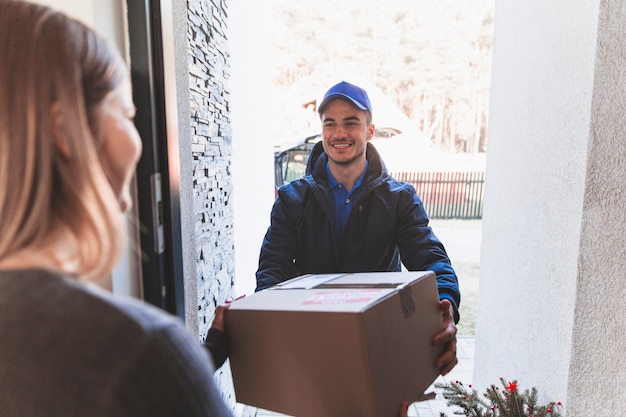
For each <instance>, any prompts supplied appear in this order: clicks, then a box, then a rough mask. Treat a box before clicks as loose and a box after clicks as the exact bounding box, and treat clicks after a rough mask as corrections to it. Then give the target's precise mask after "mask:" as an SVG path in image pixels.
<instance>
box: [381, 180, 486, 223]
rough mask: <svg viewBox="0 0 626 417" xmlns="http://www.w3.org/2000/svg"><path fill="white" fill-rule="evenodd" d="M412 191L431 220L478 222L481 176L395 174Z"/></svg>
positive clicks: (481, 204)
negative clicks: (407, 184)
mask: <svg viewBox="0 0 626 417" xmlns="http://www.w3.org/2000/svg"><path fill="white" fill-rule="evenodd" d="M391 175H392V176H393V177H394V178H396V179H397V180H400V181H406V182H408V183H410V184H411V185H413V187H415V190H416V191H417V195H418V196H419V197H420V199H421V200H422V202H423V203H424V208H425V209H426V213H427V214H428V217H430V218H431V219H481V218H482V216H483V194H484V190H483V189H484V184H485V173H484V172H396V173H392V174H391Z"/></svg>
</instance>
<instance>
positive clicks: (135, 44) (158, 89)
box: [126, 0, 185, 320]
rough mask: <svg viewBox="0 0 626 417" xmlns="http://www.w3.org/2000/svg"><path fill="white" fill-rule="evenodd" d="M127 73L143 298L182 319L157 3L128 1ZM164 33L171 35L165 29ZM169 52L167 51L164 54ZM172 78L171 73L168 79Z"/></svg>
mask: <svg viewBox="0 0 626 417" xmlns="http://www.w3.org/2000/svg"><path fill="white" fill-rule="evenodd" d="M126 5H127V8H128V16H127V19H128V30H129V51H130V73H131V80H132V85H133V99H134V101H135V105H136V107H137V115H136V117H135V125H136V127H137V130H138V131H139V134H140V135H141V137H142V140H143V154H142V157H141V159H140V161H139V164H138V165H137V171H136V178H137V206H138V207H137V208H138V213H139V214H138V216H139V218H138V227H139V235H140V239H139V240H140V242H139V244H140V248H141V266H142V283H143V296H144V299H145V300H146V301H147V302H149V303H151V304H154V305H156V306H158V307H161V308H163V309H164V310H166V311H168V312H170V313H172V314H175V315H177V316H179V317H180V318H181V319H183V320H184V318H185V304H184V285H183V283H184V280H183V261H182V240H181V216H180V175H179V174H180V172H179V170H180V168H179V164H180V163H179V162H180V161H179V153H178V137H177V136H176V135H175V134H172V133H171V132H173V131H176V129H170V130H169V135H168V129H167V123H166V122H167V117H166V116H167V114H168V112H174V113H175V112H176V99H175V98H170V99H169V100H168V99H167V98H166V95H165V85H166V83H167V82H171V80H167V79H166V75H165V71H164V65H163V62H164V61H163V56H164V43H163V36H162V35H163V23H162V15H161V1H160V0H143V1H142V0H127V1H126ZM167 30H173V28H172V27H168V28H167ZM166 52H172V51H166ZM167 76H169V77H174V74H169V75H167Z"/></svg>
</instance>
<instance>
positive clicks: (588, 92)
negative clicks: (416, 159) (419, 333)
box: [474, 0, 626, 416]
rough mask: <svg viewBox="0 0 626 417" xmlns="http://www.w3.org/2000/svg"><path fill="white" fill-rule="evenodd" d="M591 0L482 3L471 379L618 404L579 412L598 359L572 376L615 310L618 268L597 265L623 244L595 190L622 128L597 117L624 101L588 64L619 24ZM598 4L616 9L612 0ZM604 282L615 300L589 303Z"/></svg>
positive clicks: (614, 112)
mask: <svg viewBox="0 0 626 417" xmlns="http://www.w3.org/2000/svg"><path fill="white" fill-rule="evenodd" d="M600 5H601V1H600V0H594V1H588V0H575V1H573V2H572V1H566V0H555V1H551V2H544V1H541V0H530V1H525V2H510V1H507V2H496V13H495V16H496V20H495V32H494V52H493V53H494V57H493V70H492V95H491V104H490V108H491V113H490V125H489V138H490V139H489V152H488V156H487V174H486V175H487V180H486V194H485V207H484V218H483V234H482V248H481V265H480V271H481V275H480V291H479V309H478V310H479V311H478V330H477V341H476V356H475V380H474V383H475V385H476V386H477V387H480V388H481V389H483V388H484V387H486V386H488V385H490V384H492V383H499V378H500V377H503V378H505V379H507V380H513V379H517V380H518V382H519V384H520V386H521V388H522V389H525V388H530V387H532V386H536V387H537V388H538V389H539V392H540V395H541V400H542V401H544V402H547V401H549V400H555V401H563V402H565V403H566V406H568V408H567V412H568V414H567V415H568V416H578V415H580V416H583V415H585V416H588V415H594V416H600V415H607V416H608V415H620V414H619V413H617V414H616V413H615V411H616V410H618V409H617V408H613V409H612V410H613V414H611V412H609V414H602V413H597V412H591V413H589V412H587V411H589V410H585V411H583V408H581V404H580V403H579V402H580V401H581V400H580V399H581V397H583V396H589V401H591V402H593V403H594V404H595V405H596V406H598V405H600V404H602V402H601V401H598V397H597V395H595V394H593V391H589V390H588V389H589V386H590V385H591V386H599V385H600V384H601V383H608V381H607V382H602V381H603V380H604V378H605V377H606V374H605V373H604V372H605V371H607V370H610V366H608V365H609V362H606V361H604V360H603V361H601V363H603V364H604V365H607V367H603V369H602V370H597V371H596V375H595V379H594V378H588V377H587V378H585V376H584V375H585V374H586V375H588V376H589V372H588V369H587V367H594V366H597V365H595V364H594V361H597V360H598V359H600V355H601V354H606V351H605V350H603V349H598V345H597V343H602V342H599V341H600V340H603V339H606V338H607V333H609V334H611V333H610V332H607V331H605V329H603V326H605V325H606V326H607V328H606V329H610V328H613V330H616V329H615V328H614V326H613V325H612V323H614V322H615V321H616V320H615V316H619V315H622V316H623V308H621V309H620V307H619V306H620V305H621V302H622V301H621V300H622V299H623V294H624V287H625V284H624V283H622V282H620V281H624V280H623V278H624V275H626V274H624V272H625V270H626V268H624V265H626V263H624V262H623V258H621V259H620V262H621V263H619V268H621V270H620V273H621V275H620V277H619V279H617V278H615V279H613V277H615V276H616V274H618V275H619V273H618V272H617V269H618V267H617V266H615V265H613V264H612V263H611V262H607V260H608V259H611V258H612V257H613V255H614V254H615V251H616V250H617V251H618V252H619V253H620V254H621V253H623V251H624V249H623V247H624V236H625V234H624V232H623V214H621V216H616V215H615V214H616V213H614V212H613V210H614V206H616V204H617V203H616V202H615V201H614V200H615V199H616V197H614V196H613V197H612V196H611V194H610V193H609V192H608V190H613V189H614V188H617V187H616V185H615V183H614V181H613V179H612V178H614V177H615V175H616V174H615V173H616V172H619V170H621V171H623V170H624V164H625V163H626V159H625V158H623V155H624V150H623V149H624V148H625V146H624V137H625V134H626V129H624V128H623V126H621V127H615V126H613V127H612V128H609V129H608V131H607V129H606V125H605V124H606V123H607V122H611V123H614V124H615V122H616V121H618V120H620V118H621V119H623V114H624V112H623V109H622V108H621V107H619V106H617V107H616V106H612V105H611V103H614V102H619V101H620V100H622V101H623V100H624V99H623V98H619V95H618V94H616V93H611V92H612V91H615V89H616V87H619V84H615V83H614V82H611V81H612V80H609V79H608V78H611V77H614V76H615V72H616V71H617V72H618V73H619V76H620V77H621V80H622V85H623V84H624V82H625V81H624V76H623V72H624V70H623V68H624V65H623V62H622V63H621V65H620V64H619V63H618V61H619V60H618V59H614V60H612V61H611V62H610V63H607V64H606V65H607V66H613V67H612V69H613V72H612V73H611V72H610V71H609V73H607V74H605V75H603V76H604V77H606V79H603V78H602V77H600V74H599V73H598V72H597V70H596V66H595V65H596V54H597V53H598V56H602V54H604V53H603V52H601V51H600V52H599V51H598V50H597V47H596V45H597V42H598V38H599V37H598V32H600V33H601V36H600V37H602V34H603V33H604V34H605V36H606V37H607V38H609V39H614V42H613V46H614V47H615V45H618V46H620V48H621V58H622V60H623V58H624V56H625V55H624V54H623V48H624V45H623V44H624V42H625V39H624V37H623V28H624V21H623V20H622V21H621V28H622V29H621V32H619V29H618V27H619V23H616V24H615V28H613V29H612V32H611V33H610V34H607V33H606V30H607V29H606V28H605V22H603V21H602V20H600V24H599V10H600ZM602 5H603V7H604V8H606V10H613V13H616V12H621V13H622V14H623V13H624V11H623V10H622V9H623V8H624V6H622V5H620V3H619V1H617V0H615V1H605V2H602ZM606 13H608V12H606ZM607 15H608V14H607ZM617 20H619V18H617ZM617 56H620V55H619V54H617ZM598 59H599V58H598ZM621 88H623V87H621ZM624 96H625V95H624V94H623V93H622V97H624ZM607 97H608V100H609V101H610V103H609V104H607V103H606V100H607ZM598 100H599V101H600V102H604V105H603V106H602V105H598V104H597V102H598ZM607 114H608V115H607ZM623 124H624V123H623V122H622V123H621V125H623ZM616 130H617V131H616ZM609 138H611V140H608V141H607V139H609ZM600 144H601V145H600ZM597 148H600V149H597ZM610 155H612V156H613V158H612V159H613V160H612V163H611V164H609V166H608V167H607V166H606V165H605V163H604V161H606V160H607V156H610ZM616 155H621V156H622V157H621V158H620V157H617V156H616ZM609 160H610V158H609ZM596 165H597V166H598V168H597V169H593V170H591V169H590V168H589V167H590V166H596ZM600 168H604V169H600ZM607 174H609V175H611V176H609V177H606V175H607ZM620 178H624V176H623V175H622V176H621V177H620ZM607 181H608V182H609V184H610V185H606V182H607ZM622 181H623V180H622ZM622 188H623V187H622ZM622 194H623V192H622ZM617 200H618V201H621V202H623V197H622V199H621V200H620V199H617ZM594 206H596V207H597V206H600V207H601V208H600V210H597V211H596V210H591V208H592V207H594ZM621 207H622V209H621V212H623V211H624V210H623V207H624V205H623V204H622V205H621ZM621 212H620V213H621ZM601 241H607V242H610V243H611V244H612V245H613V247H609V246H608V245H607V244H605V243H601ZM606 264H609V265H611V266H607V265H606ZM602 269H609V271H606V272H605V271H603V270H602ZM605 280H608V282H607V281H605ZM597 282H605V283H606V285H601V286H599V287H598V286H597ZM609 288H612V289H613V291H617V294H622V297H619V296H618V297H617V300H620V301H617V302H616V301H610V302H600V301H601V296H605V297H607V298H605V300H606V299H613V297H614V296H615V295H617V294H613V295H611V294H610V291H609V290H608V289H609ZM590 317H592V318H593V323H590V321H589V320H590ZM620 320H621V322H622V323H623V320H622V319H621V318H620V319H618V320H617V321H620ZM605 323H606V324H605ZM623 329H624V327H622V332H621V335H620V336H619V337H621V338H622V339H623V338H624V336H623ZM617 334H620V333H615V334H614V336H617ZM621 343H622V345H621V346H622V347H623V343H624V342H621ZM622 352H623V348H622ZM596 363H597V362H596ZM619 366H620V365H617V367H618V368H619ZM621 366H623V365H621ZM611 372H612V373H613V374H614V373H615V372H616V371H615V370H611ZM619 372H621V375H622V378H623V377H624V376H623V375H624V368H623V367H622V368H621V370H620V371H619ZM573 384H581V385H580V386H579V387H578V388H576V387H574V386H573ZM574 392H576V393H577V394H576V396H575V397H574V396H572V394H573V393H574ZM615 395H616V396H617V394H615ZM566 399H567V401H566ZM607 399H608V398H607ZM568 403H569V404H568ZM614 404H615V405H617V403H614ZM622 411H623V410H622Z"/></svg>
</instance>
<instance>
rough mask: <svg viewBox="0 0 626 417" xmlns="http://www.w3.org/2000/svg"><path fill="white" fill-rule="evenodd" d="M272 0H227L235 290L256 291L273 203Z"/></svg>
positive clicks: (239, 292) (242, 292) (274, 114)
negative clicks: (262, 248) (230, 74)
mask: <svg viewBox="0 0 626 417" xmlns="http://www.w3.org/2000/svg"><path fill="white" fill-rule="evenodd" d="M271 3H272V2H271V1H269V0H268V1H262V2H244V1H231V2H229V31H228V32H229V43H230V45H231V51H232V52H231V67H232V78H231V86H232V103H233V104H232V109H231V110H232V127H233V159H232V164H233V186H234V191H233V193H234V197H233V200H234V207H235V275H236V279H235V290H236V292H237V294H238V295H245V294H248V295H249V294H252V293H253V292H254V289H255V288H256V277H255V272H256V270H257V267H258V262H259V252H260V249H261V243H262V242H263V236H265V232H266V230H267V227H268V226H269V221H270V211H271V208H272V204H273V202H274V151H273V141H272V132H273V129H274V127H273V126H274V125H273V123H274V120H280V115H278V114H277V113H276V112H275V111H274V110H273V109H274V101H273V94H272V89H271V86H272V73H271V65H272V62H271V58H270V56H271V42H272V40H271V35H270V32H269V27H268V23H267V22H269V21H270V16H271Z"/></svg>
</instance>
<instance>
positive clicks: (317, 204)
mask: <svg viewBox="0 0 626 417" xmlns="http://www.w3.org/2000/svg"><path fill="white" fill-rule="evenodd" d="M366 152H367V154H366V155H367V160H368V168H367V171H366V173H365V177H364V178H363V182H362V184H361V187H362V189H361V191H360V193H359V194H358V195H357V197H356V198H357V200H356V201H353V209H352V212H351V213H350V217H349V218H348V222H347V224H346V226H345V230H344V234H343V239H342V241H341V242H337V240H336V238H335V231H334V228H335V221H334V210H335V208H334V199H333V195H332V192H331V191H330V190H329V188H328V177H327V173H326V162H327V160H328V157H327V156H326V153H325V152H324V149H323V147H322V143H321V142H319V143H317V144H316V145H315V147H314V148H313V150H312V151H311V155H310V157H309V161H308V165H307V171H306V175H305V176H304V177H302V178H300V179H297V180H294V181H292V182H290V183H288V184H285V185H284V186H282V187H281V188H280V189H279V190H278V197H277V198H276V201H275V202H274V206H273V208H272V214H271V223H270V227H269V228H268V230H267V233H266V234H265V238H264V240H263V245H262V247H261V254H260V258H259V269H258V270H257V273H256V279H257V288H256V290H257V291H259V290H262V289H265V288H268V287H271V286H273V285H275V284H278V283H280V282H282V281H286V280H288V279H291V278H294V277H296V276H299V275H303V274H307V273H316V274H322V273H335V272H385V271H400V270H401V263H400V262H402V263H403V264H404V266H405V267H406V268H407V269H408V270H410V271H433V272H435V274H436V275H437V285H438V287H439V296H440V298H446V299H448V300H450V301H451V302H452V304H453V306H454V311H455V321H458V318H459V316H458V306H459V304H460V301H461V295H460V292H459V285H458V280H457V277H456V274H455V272H454V269H453V268H452V265H451V264H450V259H449V258H448V255H447V254H446V251H445V249H444V246H443V244H442V243H441V242H440V241H439V239H438V238H437V237H436V236H435V234H434V233H433V231H432V229H431V228H430V226H429V225H428V216H427V215H426V212H425V211H424V206H423V204H422V202H421V200H420V198H419V197H418V196H417V194H416V192H415V189H414V188H413V186H412V185H410V184H408V183H406V182H401V181H397V180H396V179H394V178H393V177H391V176H390V175H389V173H388V172H387V168H386V167H385V165H384V163H383V161H382V159H381V158H380V156H379V154H378V152H377V151H376V149H375V148H374V146H373V145H372V144H370V143H368V144H367V151H366Z"/></svg>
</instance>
